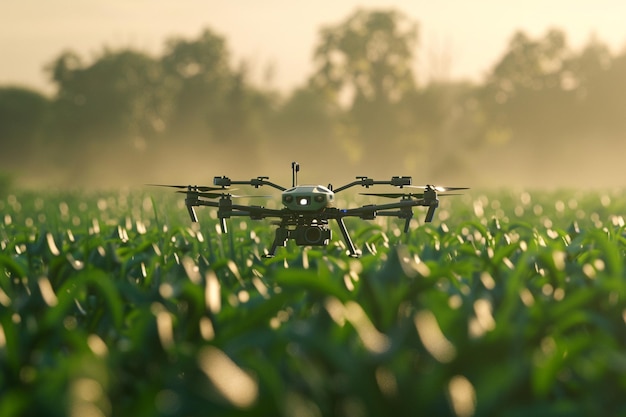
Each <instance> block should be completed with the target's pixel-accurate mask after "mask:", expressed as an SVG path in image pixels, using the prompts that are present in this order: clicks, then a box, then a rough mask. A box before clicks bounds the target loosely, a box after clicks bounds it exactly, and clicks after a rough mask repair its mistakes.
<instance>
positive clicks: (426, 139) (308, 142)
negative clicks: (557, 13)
mask: <svg viewBox="0 0 626 417" xmlns="http://www.w3.org/2000/svg"><path fill="white" fill-rule="evenodd" d="M421 36H422V35H421V32H420V22H419V21H414V20H412V19H410V18H408V17H407V16H406V15H405V14H404V13H402V11H400V10H387V9H385V10H377V9H360V10H356V11H355V12H353V13H352V14H350V15H348V16H346V17H345V19H343V20H341V21H338V22H329V23H328V24H327V25H325V26H323V27H321V28H320V29H319V32H318V36H317V42H316V44H314V45H308V46H307V47H308V48H310V50H311V58H312V59H311V62H312V65H311V70H310V74H309V76H308V79H307V81H306V82H305V83H303V84H302V85H300V86H298V87H296V88H294V89H293V90H291V91H288V92H282V91H279V90H277V89H275V88H274V87H272V86H273V85H274V82H273V80H272V72H271V71H269V69H268V71H267V74H266V75H265V76H264V80H265V81H263V82H258V81H253V80H254V79H258V78H259V77H258V76H257V74H253V69H251V68H253V66H252V65H251V64H250V63H249V62H247V61H245V60H244V61H242V62H240V63H237V64H233V63H232V60H231V59H230V56H231V55H232V51H231V49H230V47H229V40H228V39H227V38H225V37H224V36H222V35H221V34H220V33H217V32H216V31H214V30H213V29H211V28H209V27H207V28H205V29H204V30H203V31H201V32H199V33H198V35H197V36H196V37H191V38H183V37H178V36H176V34H172V37H171V38H170V39H169V40H167V41H166V42H165V43H164V47H163V52H162V53H161V54H158V55H156V54H150V53H147V52H145V51H142V50H138V49H132V48H117V49H115V48H106V47H104V48H103V49H102V50H101V52H100V53H99V54H96V55H95V56H90V57H86V56H81V55H80V54H78V53H76V52H73V51H71V50H60V51H59V53H58V55H57V56H56V57H54V58H53V59H51V60H50V62H47V63H42V70H43V71H45V72H46V73H47V74H48V76H49V78H50V79H51V81H52V82H53V85H54V87H55V92H54V93H53V94H52V95H47V94H44V93H42V92H39V91H37V90H35V89H33V88H30V87H23V86H12V85H5V86H0V140H1V142H2V148H3V152H2V153H1V154H0V174H1V175H2V176H3V177H4V178H9V179H10V182H11V183H13V184H14V185H15V186H27V187H68V186H69V187H105V188H106V187H120V186H126V187H139V186H142V185H143V184H146V183H180V184H210V183H211V181H212V178H213V177H214V176H221V175H227V176H229V177H231V178H233V179H250V178H255V177H257V176H270V177H271V179H272V180H273V181H276V182H279V183H282V184H289V183H290V181H291V172H290V164H291V162H292V161H297V162H299V163H300V164H301V168H302V170H301V173H300V182H301V183H307V182H310V183H320V184H327V183H332V184H333V185H341V184H343V183H346V182H350V181H352V180H353V179H354V177H355V176H364V175H366V176H370V177H375V178H383V179H385V178H388V177H390V176H393V175H407V176H412V177H413V181H414V183H415V184H425V183H431V184H432V183H434V184H448V185H460V186H471V187H505V186H515V187H548V188H552V187H593V188H596V187H620V186H624V185H625V184H626V178H625V176H624V175H623V168H622V163H623V155H624V154H626V140H625V139H626V133H624V132H626V117H624V116H625V114H626V113H625V112H626V96H624V94H623V91H625V89H626V52H624V51H621V52H618V53H614V52H612V51H611V50H610V49H609V48H608V47H607V46H606V44H604V43H603V41H602V39H596V38H593V37H592V38H590V40H589V42H588V43H587V44H586V45H584V46H583V47H581V48H573V47H571V46H570V45H569V43H568V34H567V33H565V32H563V31H561V30H560V29H558V28H546V30H545V32H544V33H543V34H542V35H540V36H530V35H528V34H526V33H524V32H523V31H512V32H511V35H510V38H509V39H508V44H507V47H506V48H505V49H504V50H502V53H501V56H500V57H499V59H498V60H497V61H496V62H494V63H493V65H492V66H491V67H490V69H489V71H488V72H487V74H486V75H485V77H484V80H482V81H480V82H476V81H472V82H470V81H467V80H461V79H450V78H446V77H443V76H442V77H441V78H437V77H431V79H429V80H426V81H424V80H421V79H420V78H419V77H418V76H417V75H416V74H415V72H414V65H413V61H414V59H415V56H416V55H417V53H418V52H420V48H422V46H421V44H420V38H421ZM261 78H263V77H261Z"/></svg>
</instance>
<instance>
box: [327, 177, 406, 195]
mask: <svg viewBox="0 0 626 417" xmlns="http://www.w3.org/2000/svg"><path fill="white" fill-rule="evenodd" d="M356 179H357V180H358V181H353V182H351V183H349V184H346V185H344V186H341V187H339V188H337V189H335V190H334V192H335V194H337V193H338V192H340V191H343V190H345V189H348V188H350V187H354V186H357V185H360V186H362V187H365V188H369V187H371V186H373V185H393V186H396V187H400V188H402V187H403V186H405V185H411V177H391V180H387V181H375V180H373V179H371V178H367V177H356Z"/></svg>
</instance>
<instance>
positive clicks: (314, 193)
mask: <svg viewBox="0 0 626 417" xmlns="http://www.w3.org/2000/svg"><path fill="white" fill-rule="evenodd" d="M298 171H299V165H298V164H297V163H295V162H294V163H292V173H293V184H292V187H291V188H290V189H287V188H285V187H282V186H280V185H277V184H274V183H272V182H270V181H268V180H269V178H268V177H257V178H253V179H251V180H247V181H233V180H231V179H230V178H228V177H215V178H214V179H213V183H214V186H198V185H163V184H152V185H156V186H161V187H173V188H178V189H180V190H179V191H177V192H179V193H182V194H185V205H186V207H187V210H188V212H189V216H190V217H191V221H193V222H197V221H198V218H197V216H196V212H195V210H194V208H195V207H200V206H207V207H215V208H217V217H218V218H219V219H220V225H221V229H222V232H223V233H226V232H227V228H226V219H229V218H231V217H249V218H250V219H252V220H262V219H276V220H275V221H274V224H276V225H277V226H278V227H277V229H276V235H275V238H274V241H273V242H272V246H271V247H270V249H269V250H268V252H267V254H266V256H267V257H272V256H274V254H275V252H276V248H277V247H278V246H285V245H286V244H287V241H288V240H290V239H291V240H294V241H295V243H296V244H297V245H299V246H324V245H327V244H328V243H329V242H330V240H331V237H332V234H331V230H330V227H329V221H330V220H335V221H336V222H337V225H338V227H339V230H340V231H341V234H342V237H343V239H344V241H345V243H346V245H347V247H348V254H349V255H350V256H352V257H358V256H359V255H360V251H358V250H357V249H356V248H355V246H354V244H353V242H352V239H351V238H350V235H349V233H348V230H347V228H346V226H345V224H344V218H346V217H356V218H360V219H363V220H373V219H375V218H376V217H378V216H389V217H397V218H399V219H404V220H405V223H404V232H405V233H406V232H408V231H409V225H410V221H411V219H412V218H413V207H416V206H423V207H428V211H427V212H426V218H425V221H426V222H430V221H432V219H433V216H434V214H435V210H436V209H437V207H438V206H439V200H438V197H440V196H447V195H455V194H450V193H448V194H438V193H446V192H448V191H456V190H466V189H468V188H466V187H436V186H433V185H426V186H413V185H411V177H392V178H391V180H386V181H375V180H373V179H371V178H368V177H356V181H353V182H351V183H349V184H346V185H344V186H342V187H339V188H336V189H334V190H333V187H332V186H331V185H328V187H322V186H298V185H296V184H297V173H298ZM231 185H246V186H252V187H254V188H259V187H262V186H269V187H272V188H275V189H278V190H280V191H281V192H282V202H283V205H284V206H285V207H283V208H282V209H270V208H266V207H263V206H256V205H243V204H235V203H234V202H233V199H237V198H239V197H246V196H240V195H234V194H231V193H230V192H231V191H234V189H232V188H230V186H231ZM374 185H391V186H395V187H398V188H400V189H403V188H420V189H422V190H423V191H422V192H418V193H402V192H397V193H361V194H362V195H369V196H376V197H382V198H389V199H397V201H395V202H393V203H388V204H368V205H364V206H361V207H356V208H348V209H343V208H337V207H335V206H334V205H333V204H332V200H333V199H334V196H335V195H336V194H337V193H340V192H342V191H344V190H346V189H348V188H351V187H355V186H361V187H365V188H370V187H372V186H374ZM294 196H295V201H294ZM247 197H259V196H247Z"/></svg>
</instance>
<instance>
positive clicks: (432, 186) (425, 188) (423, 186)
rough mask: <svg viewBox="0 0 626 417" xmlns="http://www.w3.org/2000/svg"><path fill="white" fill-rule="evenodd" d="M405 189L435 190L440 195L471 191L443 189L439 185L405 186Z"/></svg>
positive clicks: (463, 188) (456, 188) (451, 188)
mask: <svg viewBox="0 0 626 417" xmlns="http://www.w3.org/2000/svg"><path fill="white" fill-rule="evenodd" d="M405 188H421V189H423V190H435V191H437V192H438V193H445V192H446V191H459V190H469V187H441V186H439V185H431V184H428V185H405Z"/></svg>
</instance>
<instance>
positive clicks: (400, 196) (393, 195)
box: [359, 193, 424, 198]
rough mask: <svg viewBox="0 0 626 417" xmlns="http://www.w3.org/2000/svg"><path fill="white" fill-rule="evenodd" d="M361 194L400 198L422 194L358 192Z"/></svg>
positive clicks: (421, 194)
mask: <svg viewBox="0 0 626 417" xmlns="http://www.w3.org/2000/svg"><path fill="white" fill-rule="evenodd" d="M359 194H361V195H371V196H374V197H385V198H402V197H411V198H423V197H424V194H423V193H419V194H412V193H409V194H405V193H359Z"/></svg>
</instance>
